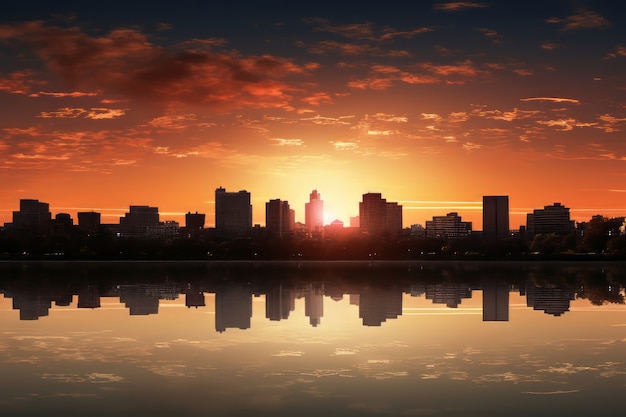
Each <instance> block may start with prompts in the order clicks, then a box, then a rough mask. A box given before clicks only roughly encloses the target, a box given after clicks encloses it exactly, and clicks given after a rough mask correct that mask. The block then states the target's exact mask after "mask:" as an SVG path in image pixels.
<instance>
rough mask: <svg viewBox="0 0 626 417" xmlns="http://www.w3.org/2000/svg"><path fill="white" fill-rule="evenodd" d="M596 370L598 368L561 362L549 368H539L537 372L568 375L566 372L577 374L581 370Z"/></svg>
mask: <svg viewBox="0 0 626 417" xmlns="http://www.w3.org/2000/svg"><path fill="white" fill-rule="evenodd" d="M597 370H598V368H593V367H590V366H574V364H572V363H563V364H562V365H561V366H550V367H549V368H546V369H539V370H537V372H542V373H550V374H561V375H568V374H577V373H579V372H583V371H597Z"/></svg>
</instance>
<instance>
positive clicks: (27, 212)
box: [13, 199, 52, 233]
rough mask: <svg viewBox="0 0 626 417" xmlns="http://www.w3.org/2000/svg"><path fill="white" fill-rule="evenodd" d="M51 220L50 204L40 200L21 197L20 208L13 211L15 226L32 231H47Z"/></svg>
mask: <svg viewBox="0 0 626 417" xmlns="http://www.w3.org/2000/svg"><path fill="white" fill-rule="evenodd" d="M51 220H52V214H50V205H49V204H48V203H43V202H40V201H39V200H32V199H21V200H20V210H19V211H14V212H13V227H14V228H15V229H19V230H24V231H28V232H32V233H45V232H47V231H48V228H49V226H50V221H51Z"/></svg>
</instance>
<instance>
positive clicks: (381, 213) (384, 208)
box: [359, 193, 402, 235]
mask: <svg viewBox="0 0 626 417" xmlns="http://www.w3.org/2000/svg"><path fill="white" fill-rule="evenodd" d="M359 227H360V229H361V231H363V232H365V233H369V234H370V235H377V234H382V233H386V232H387V233H397V232H399V231H401V230H402V206H401V205H399V204H398V203H395V202H388V201H387V200H386V199H384V198H382V195H381V194H380V193H367V194H363V201H361V202H360V203H359Z"/></svg>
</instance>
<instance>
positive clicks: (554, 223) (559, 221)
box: [526, 203, 575, 235]
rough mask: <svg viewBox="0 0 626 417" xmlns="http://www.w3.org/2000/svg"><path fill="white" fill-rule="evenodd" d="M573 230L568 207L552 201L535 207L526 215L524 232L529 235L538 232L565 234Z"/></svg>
mask: <svg viewBox="0 0 626 417" xmlns="http://www.w3.org/2000/svg"><path fill="white" fill-rule="evenodd" d="M574 230H575V226H574V221H573V220H570V214H569V208H567V207H565V206H563V205H561V203H554V204H553V205H551V206H544V208H543V209H535V210H533V212H532V213H528V214H527V215H526V232H527V233H528V234H530V235H533V234H538V233H559V234H567V233H570V232H573V231H574Z"/></svg>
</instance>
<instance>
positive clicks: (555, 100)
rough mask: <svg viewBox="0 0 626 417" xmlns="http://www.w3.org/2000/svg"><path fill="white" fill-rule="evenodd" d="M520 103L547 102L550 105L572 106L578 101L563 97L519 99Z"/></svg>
mask: <svg viewBox="0 0 626 417" xmlns="http://www.w3.org/2000/svg"><path fill="white" fill-rule="evenodd" d="M520 101H548V102H552V103H574V104H578V103H580V101H579V100H576V99H574V98H564V97H527V98H520Z"/></svg>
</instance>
